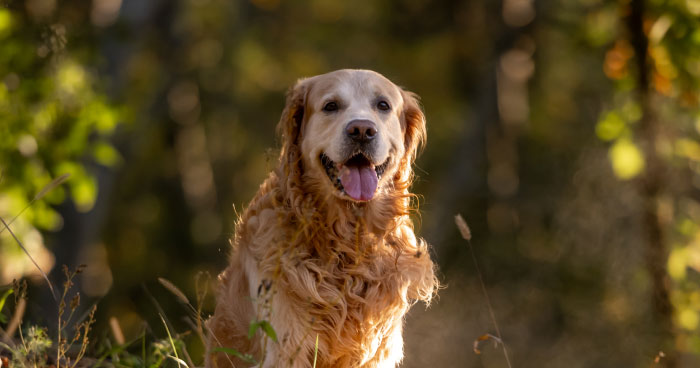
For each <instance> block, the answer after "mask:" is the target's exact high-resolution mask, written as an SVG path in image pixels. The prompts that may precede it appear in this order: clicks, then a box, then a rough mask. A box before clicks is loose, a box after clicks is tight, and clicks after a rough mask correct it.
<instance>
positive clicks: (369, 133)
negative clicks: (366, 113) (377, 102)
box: [345, 119, 377, 143]
mask: <svg viewBox="0 0 700 368" xmlns="http://www.w3.org/2000/svg"><path fill="white" fill-rule="evenodd" d="M345 133H346V134H347V135H348V137H350V139H352V140H353V141H355V142H357V143H366V142H369V141H371V140H372V139H374V137H375V136H376V135H377V126H376V125H374V123H373V122H371V121H369V120H363V119H357V120H353V121H351V122H349V123H348V126H347V127H346V128H345Z"/></svg>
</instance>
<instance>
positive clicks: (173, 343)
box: [158, 313, 187, 367]
mask: <svg viewBox="0 0 700 368" xmlns="http://www.w3.org/2000/svg"><path fill="white" fill-rule="evenodd" d="M158 316H159V317H160V320H161V321H163V326H165V331H166V332H167V333H168V340H170V346H172V347H173V352H174V353H175V358H176V359H175V361H176V362H177V366H178V367H180V366H181V365H180V362H181V361H182V360H181V359H180V357H179V356H178V355H177V348H175V341H173V336H172V335H171V334H170V329H169V328H168V324H167V323H165V318H163V315H162V314H160V313H158ZM185 367H187V364H185Z"/></svg>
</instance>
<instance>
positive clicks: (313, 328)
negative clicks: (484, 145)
mask: <svg viewBox="0 0 700 368" xmlns="http://www.w3.org/2000/svg"><path fill="white" fill-rule="evenodd" d="M278 132H279V134H280V136H281V140H282V142H281V143H282V147H281V151H280V156H279V163H278V165H277V167H276V168H275V169H274V170H273V171H272V172H271V173H270V174H269V176H268V178H267V179H266V180H265V181H264V183H263V184H262V185H261V186H260V189H259V190H258V192H257V194H256V195H255V197H254V199H253V200H252V201H251V203H250V205H249V206H248V207H247V208H246V209H245V211H244V212H243V214H242V215H241V216H240V218H239V219H238V221H237V223H236V231H235V235H234V237H233V239H232V241H231V243H232V246H233V250H232V253H231V257H230V263H229V266H228V268H227V269H226V270H225V271H224V272H223V273H222V274H221V275H219V289H218V293H217V305H216V309H215V312H214V315H213V316H212V317H211V318H210V319H209V321H208V322H207V326H208V330H209V337H208V346H207V350H208V352H207V355H206V356H207V358H206V366H208V367H213V366H216V367H231V366H234V367H248V366H251V365H255V366H256V367H293V368H302V367H312V366H314V364H315V367H340V368H343V367H367V368H372V367H395V366H396V365H397V364H399V363H400V361H401V360H402V358H403V337H402V327H403V320H404V317H405V315H406V313H407V312H408V310H409V308H410V307H411V306H412V305H413V304H414V303H415V302H417V301H423V302H426V304H429V302H430V300H431V298H432V297H433V296H434V295H435V293H436V290H437V287H438V280H437V277H436V275H435V265H434V264H433V262H432V260H431V258H430V252H429V248H428V245H427V244H426V242H424V241H423V240H422V239H419V238H416V236H415V235H414V230H413V222H412V220H411V219H410V217H409V216H410V214H411V212H412V211H413V210H414V208H413V206H412V203H414V202H415V201H414V199H415V195H414V194H412V193H411V192H410V191H409V187H410V186H411V183H412V180H413V171H412V167H411V166H412V164H413V162H414V160H415V158H416V154H417V152H418V150H419V148H421V146H422V144H423V143H424V142H425V138H426V127H425V116H424V114H423V112H422V110H421V108H420V106H419V103H418V98H417V96H416V95H415V94H413V93H411V92H408V91H405V90H403V89H401V88H400V87H397V86H396V85H395V84H394V83H392V82H391V81H389V80H388V79H387V78H385V77H384V76H382V75H381V74H379V73H376V72H373V71H369V70H350V69H343V70H337V71H334V72H330V73H327V74H323V75H318V76H315V77H310V78H305V79H300V80H299V81H298V82H297V83H296V84H295V85H294V87H293V88H291V89H290V91H289V92H288V94H287V100H286V106H285V108H284V110H283V112H282V117H281V119H280V122H279V124H278ZM217 348H219V349H217ZM221 348H225V349H226V348H227V349H234V350H235V351H237V352H239V353H241V354H235V353H232V351H231V350H228V351H227V352H222V350H223V349H221ZM243 353H245V354H249V355H243Z"/></svg>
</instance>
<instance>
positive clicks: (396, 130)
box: [281, 70, 425, 201]
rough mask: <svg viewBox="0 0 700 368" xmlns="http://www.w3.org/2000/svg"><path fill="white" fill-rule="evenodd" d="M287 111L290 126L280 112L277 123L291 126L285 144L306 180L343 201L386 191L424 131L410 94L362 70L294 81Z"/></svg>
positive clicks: (407, 165)
mask: <svg viewBox="0 0 700 368" xmlns="http://www.w3.org/2000/svg"><path fill="white" fill-rule="evenodd" d="M286 110H287V111H286V112H287V116H289V117H291V119H290V120H291V121H285V115H283V119H282V122H281V124H292V125H293V127H291V129H290V128H289V127H287V128H286V130H287V132H286V134H287V137H286V140H287V142H285V144H296V145H298V146H299V150H298V151H299V152H300V154H301V160H302V163H303V168H304V173H305V175H306V176H307V177H311V178H313V180H314V181H315V182H317V183H319V186H320V187H321V188H322V189H323V190H325V191H328V192H330V193H332V194H333V195H335V196H337V197H339V198H341V199H344V200H350V201H370V200H372V199H373V198H375V197H376V196H377V195H378V194H379V193H381V192H383V191H385V190H391V189H392V186H393V179H392V178H394V176H395V174H396V173H397V172H398V171H400V170H402V169H403V170H410V163H411V161H412V160H413V155H414V151H415V149H416V146H417V145H418V141H420V140H422V139H423V136H424V134H425V133H424V132H425V120H424V118H423V114H422V112H421V111H420V108H419V107H418V105H417V102H416V100H415V98H414V97H413V95H412V94H410V93H409V92H405V91H403V90H402V89H401V88H399V87H397V86H396V85H395V84H393V83H392V82H391V81H389V80H388V79H386V78H385V77H383V76H382V75H380V74H378V73H375V72H372V71H368V70H339V71H335V72H331V73H328V74H323V75H319V76H316V77H312V78H308V79H304V80H301V81H299V82H298V83H297V85H296V86H295V87H294V89H293V90H292V92H291V94H290V97H289V99H288V106H287V109H286ZM283 129H285V128H283ZM283 134H284V133H283ZM290 135H292V136H296V139H293V142H289V138H293V137H290ZM284 151H285V149H284V147H283V155H284ZM402 166H403V167H402Z"/></svg>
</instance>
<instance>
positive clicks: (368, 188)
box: [340, 166, 378, 201]
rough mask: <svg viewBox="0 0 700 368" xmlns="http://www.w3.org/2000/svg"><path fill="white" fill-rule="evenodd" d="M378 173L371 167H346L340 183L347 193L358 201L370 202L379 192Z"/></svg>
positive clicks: (342, 172)
mask: <svg viewBox="0 0 700 368" xmlns="http://www.w3.org/2000/svg"><path fill="white" fill-rule="evenodd" d="M377 181H378V180H377V172H376V171H374V169H373V168H371V167H370V166H362V167H357V166H345V167H344V168H343V170H342V171H341V174H340V182H341V183H342V184H343V188H345V193H347V194H348V195H349V196H350V197H352V198H353V199H356V200H358V201H369V200H370V199H372V197H374V192H375V191H376V190H377Z"/></svg>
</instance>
